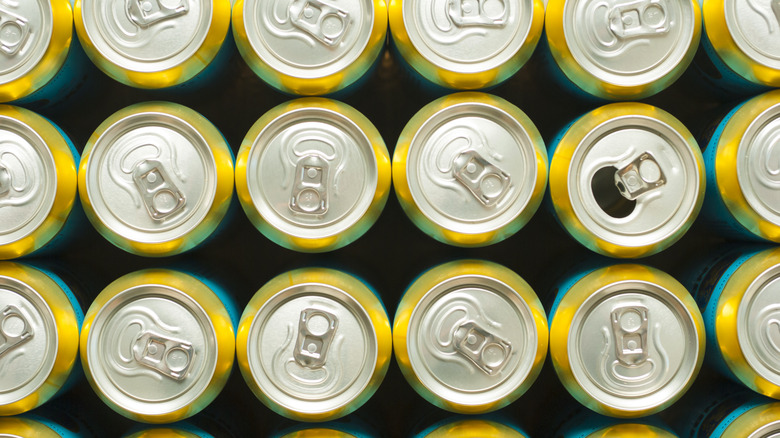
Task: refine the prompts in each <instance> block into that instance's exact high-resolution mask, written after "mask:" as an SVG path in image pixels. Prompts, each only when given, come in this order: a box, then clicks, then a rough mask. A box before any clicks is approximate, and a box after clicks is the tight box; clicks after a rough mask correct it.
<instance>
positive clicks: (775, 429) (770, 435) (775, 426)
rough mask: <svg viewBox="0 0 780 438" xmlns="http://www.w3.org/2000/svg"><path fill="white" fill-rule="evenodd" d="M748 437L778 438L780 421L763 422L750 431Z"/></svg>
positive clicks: (779, 435)
mask: <svg viewBox="0 0 780 438" xmlns="http://www.w3.org/2000/svg"><path fill="white" fill-rule="evenodd" d="M747 437H748V438H778V437H780V421H772V422H770V423H767V424H762V425H760V426H758V427H757V428H756V430H754V431H752V432H750V435H748V436H747Z"/></svg>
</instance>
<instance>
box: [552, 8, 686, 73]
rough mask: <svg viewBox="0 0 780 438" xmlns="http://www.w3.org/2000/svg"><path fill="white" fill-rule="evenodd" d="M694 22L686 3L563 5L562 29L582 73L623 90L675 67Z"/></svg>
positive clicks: (680, 58)
mask: <svg viewBox="0 0 780 438" xmlns="http://www.w3.org/2000/svg"><path fill="white" fill-rule="evenodd" d="M695 17H696V16H695V14H694V7H693V3H692V2H691V1H681V0H604V1H591V0H568V1H566V3H565V5H564V10H563V29H564V35H565V38H566V45H567V46H568V47H569V50H570V51H571V53H572V55H573V57H574V59H575V61H576V62H577V63H578V64H579V65H580V66H581V67H582V68H583V69H584V70H585V71H586V72H588V73H589V74H591V75H593V76H594V77H596V78H598V79H599V80H600V81H603V82H606V83H609V84H615V85H619V86H624V87H627V86H637V85H644V84H649V83H652V82H653V81H655V80H657V79H660V78H662V77H664V76H665V75H667V74H668V73H669V72H670V71H672V70H673V69H675V68H676V67H677V66H678V64H679V63H680V62H681V61H682V60H683V58H684V57H685V55H686V53H687V52H688V50H689V48H690V46H691V43H692V39H693V35H694V30H695V26H696V22H695Z"/></svg>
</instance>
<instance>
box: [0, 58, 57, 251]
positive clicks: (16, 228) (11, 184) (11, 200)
mask: <svg viewBox="0 0 780 438" xmlns="http://www.w3.org/2000/svg"><path fill="white" fill-rule="evenodd" d="M0 56H1V55H0ZM56 192H57V171H56V166H55V163H54V157H53V156H52V154H51V151H50V150H49V146H48V145H47V144H46V142H45V141H44V140H43V138H41V137H40V135H38V134H37V133H36V132H35V131H34V130H33V128H31V127H30V126H29V125H27V124H24V123H22V122H21V121H19V120H16V119H13V118H10V117H6V116H0V245H6V244H10V243H13V242H16V241H19V240H21V239H24V238H25V237H27V236H29V235H30V234H32V233H33V232H34V231H35V230H37V229H38V227H40V226H41V224H43V221H44V220H45V219H46V217H47V215H48V214H49V212H50V211H51V208H52V205H53V204H54V198H55V195H56Z"/></svg>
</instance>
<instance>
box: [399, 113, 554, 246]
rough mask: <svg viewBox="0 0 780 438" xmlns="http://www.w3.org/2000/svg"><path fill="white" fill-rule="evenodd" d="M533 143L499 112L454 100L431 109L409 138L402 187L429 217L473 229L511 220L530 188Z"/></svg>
mask: <svg viewBox="0 0 780 438" xmlns="http://www.w3.org/2000/svg"><path fill="white" fill-rule="evenodd" d="M538 173H539V168H538V167H537V154H536V145H535V144H534V141H533V139H532V137H531V135H530V134H529V132H528V131H527V130H526V128H525V127H524V126H523V125H522V124H521V123H520V122H519V121H518V120H517V119H515V118H514V117H512V116H511V115H510V114H508V113H507V112H505V111H504V110H502V109H500V108H498V107H495V106H493V105H490V104H488V103H481V102H460V103H457V104H455V105H451V106H449V107H446V108H444V109H441V110H440V111H438V112H436V113H435V114H433V115H432V116H431V117H429V118H428V119H427V120H426V121H425V122H424V123H423V124H422V125H421V126H420V128H419V130H418V131H417V133H416V134H415V135H414V138H413V139H412V141H411V143H410V145H409V151H408V156H407V160H406V177H407V180H408V185H409V191H410V192H411V195H412V198H413V199H414V202H415V204H417V206H418V208H419V209H420V211H421V212H422V214H423V215H425V216H426V217H427V218H428V219H429V220H430V221H431V222H433V223H434V224H436V225H437V226H438V227H441V228H444V229H446V230H451V231H455V232H458V233H464V234H477V233H485V232H490V231H494V230H498V229H500V228H502V227H503V226H505V225H507V224H509V223H510V222H512V221H513V220H514V219H516V218H517V217H518V216H519V215H520V214H521V213H522V212H523V211H524V210H525V209H526V207H527V206H528V205H529V203H530V202H531V200H532V198H533V195H534V193H535V191H536V189H537V187H536V180H537V176H538Z"/></svg>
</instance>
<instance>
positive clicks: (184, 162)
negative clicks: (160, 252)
mask: <svg viewBox="0 0 780 438" xmlns="http://www.w3.org/2000/svg"><path fill="white" fill-rule="evenodd" d="M86 172H87V175H86V179H85V180H86V187H87V193H88V196H89V200H90V202H91V203H92V208H93V209H94V211H95V213H96V214H97V216H98V217H99V218H100V220H101V221H102V223H103V224H105V225H106V226H107V227H108V228H109V229H110V230H112V231H113V232H115V233H116V234H118V235H119V236H121V237H122V238H123V239H127V240H132V241H136V242H144V243H158V242H165V241H169V240H173V239H176V238H180V237H183V236H185V235H187V234H188V233H189V232H190V231H191V230H192V229H193V228H195V227H196V226H197V225H198V224H199V223H201V222H202V221H203V219H204V218H205V217H206V216H207V214H208V212H209V209H210V208H211V205H212V203H213V200H214V196H215V192H216V184H217V183H216V172H217V169H216V163H215V161H214V156H213V154H212V152H211V148H210V146H209V144H208V143H207V141H206V139H205V138H204V137H203V136H202V135H201V134H200V133H199V132H198V128H197V127H196V126H192V125H190V124H189V123H188V122H186V121H184V120H182V119H179V118H177V117H175V116H172V115H168V114H163V113H155V112H148V113H143V112H141V113H136V114H133V115H131V116H129V117H126V118H124V119H122V120H120V121H118V122H116V123H115V124H114V125H112V126H111V127H109V128H108V129H107V130H106V131H105V132H104V133H103V134H102V135H101V136H100V138H99V139H98V140H97V141H96V142H95V144H94V146H93V148H92V150H91V152H90V155H89V158H88V162H87V166H86Z"/></svg>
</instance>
